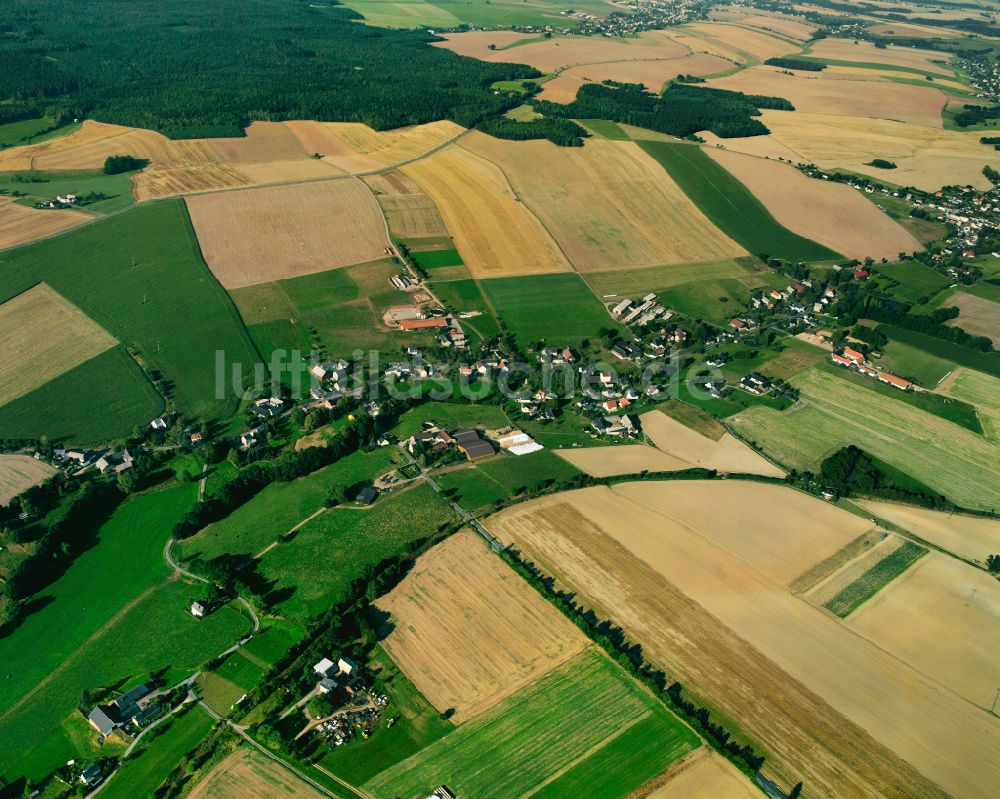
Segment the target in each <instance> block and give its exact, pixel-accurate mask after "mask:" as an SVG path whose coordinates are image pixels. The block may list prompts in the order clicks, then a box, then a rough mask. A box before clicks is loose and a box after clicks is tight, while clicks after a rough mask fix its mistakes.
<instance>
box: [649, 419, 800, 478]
mask: <svg viewBox="0 0 1000 799" xmlns="http://www.w3.org/2000/svg"><path fill="white" fill-rule="evenodd" d="M640 421H641V422H642V429H643V431H644V432H645V433H646V436H647V437H648V438H649V440H650V441H652V443H653V445H654V446H655V447H656V448H657V449H659V450H661V451H663V452H665V453H667V454H669V455H671V456H672V457H674V458H677V459H679V460H681V461H683V462H685V463H687V464H689V466H687V467H685V468H690V467H691V466H702V467H704V468H706V469H717V470H718V471H723V472H746V473H748V474H762V475H765V476H767V477H784V475H785V473H784V471H783V470H781V469H779V468H778V467H777V466H775V465H774V464H773V463H771V462H770V461H769V460H767V459H766V458H765V457H764V456H762V455H760V454H758V453H757V452H754V451H753V450H752V449H751V448H750V447H748V446H747V445H746V444H744V443H743V442H742V441H740V440H739V439H738V438H736V437H735V436H733V435H732V434H731V433H728V432H726V433H723V434H722V436H721V437H720V438H718V439H712V438H708V437H706V436H703V435H702V434H701V433H698V432H696V431H695V430H692V429H691V428H690V427H688V426H686V425H684V424H682V423H681V422H679V421H677V420H675V419H672V418H671V417H669V416H667V415H666V414H665V413H662V412H661V411H649V412H648V413H644V414H643V415H642V416H641V417H640Z"/></svg>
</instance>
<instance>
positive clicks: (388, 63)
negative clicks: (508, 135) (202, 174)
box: [0, 0, 539, 138]
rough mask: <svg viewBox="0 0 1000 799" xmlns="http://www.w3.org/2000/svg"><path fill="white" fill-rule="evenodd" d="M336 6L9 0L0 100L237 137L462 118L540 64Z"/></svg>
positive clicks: (502, 104) (25, 110) (20, 107)
mask: <svg viewBox="0 0 1000 799" xmlns="http://www.w3.org/2000/svg"><path fill="white" fill-rule="evenodd" d="M336 5H337V4H336V0H334V2H327V3H324V4H322V5H319V4H310V3H308V2H305V0H213V2H211V3H205V2H195V0H171V2H169V3H162V2H154V0H72V1H71V0H47V1H46V2H44V3H38V2H37V1H36V0H4V2H3V3H0V34H2V35H0V100H7V101H10V103H9V104H8V105H4V106H0V108H3V109H5V111H6V113H5V114H4V117H5V118H6V120H5V121H11V120H12V119H17V118H26V117H28V116H38V115H40V114H41V113H47V114H49V115H50V116H53V117H56V116H62V117H67V116H68V117H80V118H82V117H89V118H93V119H98V120H101V121H105V122H113V123H118V124H122V125H135V126H138V127H144V128H153V129H155V130H159V131H161V132H163V133H165V134H166V135H168V136H171V137H173V138H188V137H197V136H239V135H242V132H243V128H244V127H245V126H246V125H247V124H249V122H250V121H252V120H258V119H259V120H280V119H322V120H341V121H355V122H364V123H365V124H367V125H370V126H371V127H373V128H376V129H386V128H394V127H399V126H402V125H410V124H417V123H422V122H430V121H433V120H437V119H451V120H454V121H455V122H457V123H459V124H461V125H464V126H468V127H471V126H474V125H476V124H477V123H479V122H481V121H483V120H485V119H488V118H490V117H496V116H498V115H499V114H502V113H503V112H504V111H506V110H507V109H509V108H510V107H511V106H513V105H516V104H517V103H518V102H519V101H518V100H517V98H516V97H513V96H510V95H508V94H503V93H501V94H494V92H493V91H492V90H491V89H490V85H491V84H492V83H493V82H495V81H498V80H516V79H523V78H531V77H538V76H539V73H538V72H537V70H535V69H534V68H532V67H528V66H524V65H516V64H490V63H486V62H482V61H477V60H475V59H472V58H465V57H462V56H458V55H455V54H454V53H452V52H450V51H448V50H444V49H441V48H436V47H430V46H428V43H429V42H430V41H433V38H434V37H432V36H431V35H430V34H428V33H426V32H423V31H399V30H386V29H382V28H376V27H372V26H367V25H363V24H359V23H357V22H356V21H355V20H356V19H357V17H358V15H357V14H356V13H355V12H354V11H351V10H349V9H346V8H342V7H341V8H337V7H335V6H336ZM4 117H0V121H4Z"/></svg>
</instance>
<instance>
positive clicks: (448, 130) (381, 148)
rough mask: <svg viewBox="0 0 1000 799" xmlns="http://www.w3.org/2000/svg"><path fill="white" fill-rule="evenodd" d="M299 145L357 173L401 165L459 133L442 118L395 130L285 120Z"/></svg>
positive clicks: (457, 129) (348, 123) (329, 161)
mask: <svg viewBox="0 0 1000 799" xmlns="http://www.w3.org/2000/svg"><path fill="white" fill-rule="evenodd" d="M288 125H289V127H290V128H291V130H292V132H293V133H295V134H296V136H297V137H298V138H299V141H301V142H302V146H303V147H304V148H305V149H306V150H307V151H308V152H309V153H310V154H312V153H319V154H320V155H322V156H323V160H324V161H326V162H328V163H331V164H333V165H334V166H337V167H340V168H341V169H343V170H344V171H345V172H349V173H351V174H360V173H365V172H372V171H376V170H380V169H384V168H385V167H387V166H395V165H396V164H402V163H404V162H406V161H409V160H411V159H413V158H417V157H419V156H422V155H424V154H425V153H427V152H429V151H430V150H433V149H434V148H435V147H440V146H441V145H443V144H445V143H446V142H447V141H449V140H450V139H453V138H455V137H456V136H458V135H460V134H461V133H462V130H463V128H462V127H460V126H459V125H456V124H455V123H454V122H449V121H447V120H442V121H440V122H429V123H427V124H426V125H414V126H412V127H408V128H397V129H396V130H372V129H371V128H369V127H368V126H367V125H362V124H361V123H360V122H308V121H307V122H289V123H288Z"/></svg>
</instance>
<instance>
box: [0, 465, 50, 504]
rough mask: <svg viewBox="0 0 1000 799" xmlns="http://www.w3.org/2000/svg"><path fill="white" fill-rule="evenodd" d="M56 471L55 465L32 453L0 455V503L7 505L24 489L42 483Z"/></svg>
mask: <svg viewBox="0 0 1000 799" xmlns="http://www.w3.org/2000/svg"><path fill="white" fill-rule="evenodd" d="M55 473H56V468H55V467H54V466H49V464H47V463H46V462H45V461H40V460H37V459H36V458H32V457H31V456H30V455H18V454H16V453H11V454H4V455H0V505H6V504H7V503H8V502H10V501H11V500H12V499H13V498H14V497H16V496H17V495H18V494H20V493H21V492H22V491H26V490H27V489H29V488H31V487H32V486H35V485H40V484H41V483H43V482H45V480H47V479H48V478H49V477H51V476H52V475H54V474H55Z"/></svg>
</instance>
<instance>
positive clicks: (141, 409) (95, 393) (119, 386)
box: [0, 345, 163, 444]
mask: <svg viewBox="0 0 1000 799" xmlns="http://www.w3.org/2000/svg"><path fill="white" fill-rule="evenodd" d="M67 397H72V402H67V401H66V400H67ZM162 412H163V398H162V397H161V396H160V395H159V394H158V393H157V392H156V389H155V388H153V385H152V384H151V383H150V382H149V380H147V379H146V376H145V375H144V374H143V373H142V370H141V369H140V368H139V367H138V366H137V365H136V363H135V361H134V360H132V358H131V357H130V356H129V354H128V353H127V352H126V351H125V348H124V347H122V346H121V345H119V346H116V347H112V348H111V349H109V350H107V351H105V352H102V353H101V354H100V355H97V356H95V357H94V358H91V359H90V360H89V361H85V362H84V363H82V364H80V365H79V366H76V367H74V368H72V369H70V370H69V371H68V372H64V373H63V374H61V375H59V377H56V378H54V379H53V380H50V381H49V382H48V383H46V384H45V385H44V386H41V387H40V388H36V389H35V390H34V391H31V392H29V393H28V394H25V395H24V396H23V397H18V398H17V399H16V400H14V401H13V402H8V403H7V404H6V405H3V406H0V429H2V430H3V431H4V435H8V436H11V437H16V438H34V437H37V436H39V435H41V434H43V433H44V434H46V435H48V437H49V440H50V441H52V442H64V441H65V442H81V443H87V444H91V443H97V442H102V441H110V440H112V439H114V438H119V437H123V436H126V435H129V434H131V432H132V430H133V428H134V427H136V426H139V427H145V426H146V425H147V424H148V423H149V421H150V420H151V419H154V418H156V417H157V416H159V415H160V414H161V413H162Z"/></svg>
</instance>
